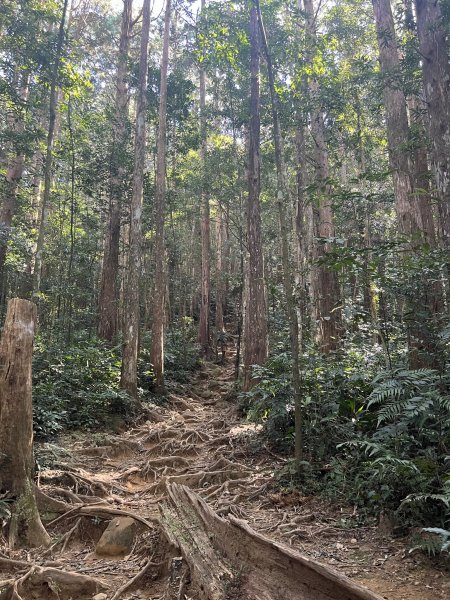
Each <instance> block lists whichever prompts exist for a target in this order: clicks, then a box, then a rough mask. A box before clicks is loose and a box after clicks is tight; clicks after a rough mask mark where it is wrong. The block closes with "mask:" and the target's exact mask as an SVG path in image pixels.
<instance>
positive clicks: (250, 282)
mask: <svg viewBox="0 0 450 600" xmlns="http://www.w3.org/2000/svg"><path fill="white" fill-rule="evenodd" d="M259 53H260V49H259V32H258V15H257V10H256V7H255V6H254V5H252V7H251V9H250V75H251V92H250V127H249V156H248V198H247V247H248V266H247V272H246V275H247V291H248V294H247V297H248V302H247V303H246V309H245V311H244V355H243V358H244V361H243V362H244V390H249V389H250V388H251V387H252V385H253V383H254V382H255V380H254V378H253V376H252V366H253V365H262V364H264V362H265V361H266V360H267V354H268V340H267V333H268V332H267V301H266V287H265V280H264V256H263V248H262V232H261V207H260V200H259V195H260V190H261V182H260V157H259V147H260V128H261V124H260V90H259V70H260V56H259Z"/></svg>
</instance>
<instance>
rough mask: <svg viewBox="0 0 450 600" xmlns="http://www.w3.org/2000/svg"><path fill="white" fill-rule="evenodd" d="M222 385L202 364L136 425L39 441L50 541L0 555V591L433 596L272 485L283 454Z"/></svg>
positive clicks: (30, 594)
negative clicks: (118, 430) (190, 378)
mask: <svg viewBox="0 0 450 600" xmlns="http://www.w3.org/2000/svg"><path fill="white" fill-rule="evenodd" d="M232 385H233V373H232V369H231V368H228V367H227V366H226V365H225V366H221V367H219V366H217V365H213V364H210V363H205V364H204V366H203V367H202V369H201V370H200V371H199V372H198V373H197V374H196V376H195V378H194V380H193V381H192V382H191V384H190V385H189V386H185V387H183V386H178V387H177V388H173V389H172V390H171V391H170V393H169V394H168V397H167V401H166V402H165V403H164V404H162V406H160V407H156V406H155V407H154V408H152V409H149V410H148V413H147V420H146V422H145V423H143V424H140V425H138V426H136V427H135V428H132V429H131V430H129V431H126V432H124V433H117V434H109V433H104V434H103V433H93V434H92V433H90V434H83V433H77V434H74V435H71V436H65V437H62V438H61V439H60V440H58V443H57V444H56V443H54V444H44V445H42V446H41V447H40V448H38V455H39V459H40V460H41V462H42V463H43V466H42V468H41V471H40V474H39V479H38V482H37V483H38V488H37V494H36V496H37V500H38V506H39V509H40V512H41V516H42V519H43V521H44V523H45V526H46V528H47V531H48V532H49V533H50V535H51V537H52V545H51V546H50V547H48V548H47V549H45V550H41V549H36V550H33V551H28V552H25V551H22V552H21V551H17V552H15V553H14V552H10V555H9V556H2V557H0V567H1V569H2V572H3V575H2V579H3V580H2V581H1V583H0V585H1V589H2V590H3V591H2V593H1V595H0V598H1V599H12V600H20V599H22V600H34V599H36V600H37V599H42V600H46V599H49V600H50V599H53V598H58V599H59V600H70V599H72V600H75V599H77V600H84V599H86V600H88V599H89V600H91V599H92V600H94V599H95V600H119V598H120V599H123V600H126V599H128V600H132V599H135V600H137V599H148V600H150V599H152V600H226V599H230V600H232V599H235V600H377V599H378V600H380V599H381V598H383V597H384V598H393V599H394V598H395V599H400V598H419V597H420V598H424V599H425V598H427V599H428V598H430V599H431V598H438V597H441V596H439V595H435V596H433V595H426V594H427V592H424V594H423V595H420V596H418V595H413V594H414V593H416V590H417V587H414V582H410V584H409V583H408V581H403V583H401V584H400V585H397V586H395V585H393V581H392V577H391V580H390V575H391V576H394V575H393V574H392V573H389V567H388V565H386V568H385V572H383V565H384V564H385V563H377V562H376V561H377V560H378V557H379V556H386V558H385V559H384V560H385V562H386V559H387V555H386V548H382V549H381V550H380V548H379V547H378V546H377V543H376V540H373V539H371V537H370V536H371V534H372V532H371V531H369V530H358V531H356V530H343V529H342V528H339V527H338V526H337V518H336V519H335V520H334V521H333V513H332V511H331V512H330V510H328V511H327V510H324V508H323V506H322V505H321V503H320V500H318V499H313V498H308V497H302V496H301V494H300V493H299V492H295V493H289V492H288V491H284V492H283V491H280V490H279V489H278V488H277V486H276V480H275V475H276V471H277V470H278V471H279V470H280V469H282V468H283V467H284V466H285V464H286V459H284V458H282V457H278V456H277V455H276V454H273V453H271V452H270V450H269V449H267V448H265V447H263V445H262V442H260V441H259V437H258V436H259V434H258V429H257V427H256V426H255V425H251V424H249V423H248V422H246V421H245V420H243V419H242V418H241V417H240V416H239V412H238V409H237V403H236V401H235V399H233V396H232V395H231V394H230V390H231V388H232ZM268 457H269V458H270V460H269V461H268ZM336 510H337V509H336ZM340 510H341V511H342V510H343V509H340ZM355 531H356V532H355ZM388 554H392V555H394V554H395V548H392V547H391V548H390V550H389V551H388ZM368 557H370V560H369V559H368ZM376 564H377V565H378V566H377V567H374V565H376ZM347 575H350V576H351V578H350V577H348V576H347ZM386 575H387V577H386ZM397 575H398V579H399V581H401V580H402V577H403V575H404V573H403V572H402V571H401V570H400V572H399V573H397ZM415 576H416V577H418V575H417V574H416V575H415ZM394 577H395V576H394ZM397 583H398V582H397ZM383 586H384V587H383ZM389 586H391V588H392V592H393V593H392V595H390V593H389ZM421 589H423V587H421ZM408 594H411V595H408Z"/></svg>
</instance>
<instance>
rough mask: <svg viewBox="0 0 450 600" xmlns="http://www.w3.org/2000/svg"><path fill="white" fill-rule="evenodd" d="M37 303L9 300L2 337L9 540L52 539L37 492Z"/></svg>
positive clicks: (1, 436) (0, 455) (1, 475)
mask: <svg viewBox="0 0 450 600" xmlns="http://www.w3.org/2000/svg"><path fill="white" fill-rule="evenodd" d="M35 326H36V306H35V305H34V304H33V303H32V302H29V301H28V300H21V299H19V298H14V299H12V300H10V301H9V303H8V309H7V313H6V320H5V325H4V328H3V334H2V338H1V341H0V399H1V402H0V493H1V494H2V497H4V494H5V495H7V497H8V498H12V499H13V500H14V503H13V505H12V518H11V522H10V528H9V539H10V544H11V545H12V546H14V543H15V541H16V540H17V541H18V542H19V543H20V544H26V545H28V546H42V545H45V546H46V545H48V544H49V543H50V537H49V535H48V534H47V532H46V531H45V529H44V527H43V525H42V523H41V519H40V517H39V512H38V509H37V506H36V500H35V497H34V492H33V408H32V393H31V360H32V354H33V340H34V331H35Z"/></svg>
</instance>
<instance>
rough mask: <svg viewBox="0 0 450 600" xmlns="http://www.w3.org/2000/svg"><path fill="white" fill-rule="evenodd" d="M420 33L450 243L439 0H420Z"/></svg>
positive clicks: (447, 108) (446, 70)
mask: <svg viewBox="0 0 450 600" xmlns="http://www.w3.org/2000/svg"><path fill="white" fill-rule="evenodd" d="M415 4H416V15H417V33H418V38H419V47H420V54H421V57H422V76H423V88H424V92H425V101H426V104H427V114H428V132H429V138H430V143H431V158H432V164H433V172H434V176H435V181H436V190H437V194H438V199H439V216H440V229H441V238H442V241H443V244H444V246H445V247H448V246H449V244H450V64H449V47H448V31H446V29H445V27H444V22H443V17H442V11H441V7H440V3H439V1H438V0H416V2H415Z"/></svg>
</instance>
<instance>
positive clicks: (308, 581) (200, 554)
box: [161, 483, 382, 600]
mask: <svg viewBox="0 0 450 600" xmlns="http://www.w3.org/2000/svg"><path fill="white" fill-rule="evenodd" d="M167 489H168V499H167V501H166V502H165V503H164V504H163V505H162V506H161V513H162V518H161V523H162V527H163V529H164V531H165V533H166V535H167V537H168V539H169V541H170V542H171V544H173V545H174V546H175V547H176V548H178V549H179V550H180V552H181V554H182V555H183V557H184V559H185V561H186V563H187V564H188V566H189V569H190V575H191V589H190V594H191V595H193V597H195V598H198V600H226V599H227V598H228V599H229V598H239V599H240V600H382V598H381V597H380V596H378V595H377V594H375V593H374V592H371V591H370V590H368V589H366V588H364V587H362V586H360V585H359V584H357V583H355V582H353V581H351V580H350V579H348V578H347V577H345V576H344V575H341V574H340V573H338V572H336V571H334V570H332V569H330V568H329V567H327V566H325V565H322V564H320V563H318V562H316V561H314V560H311V559H309V558H307V557H305V556H302V555H301V554H299V553H298V552H296V551H294V550H292V549H291V548H289V547H287V546H285V545H283V544H280V543H277V542H274V541H273V540H270V539H269V538H267V537H265V536H263V535H261V534H260V533H257V532H256V531H254V530H253V529H251V527H249V525H248V524H247V523H246V522H244V521H242V520H240V519H237V518H235V517H233V516H229V517H228V518H226V519H225V518H222V517H219V516H218V515H217V514H216V513H215V512H214V511H213V510H212V509H211V508H210V507H209V506H208V505H207V504H206V503H205V502H204V501H203V500H202V499H201V498H200V497H199V496H198V495H197V494H195V493H194V492H193V491H192V490H190V489H189V488H187V487H184V486H181V485H177V484H176V483H169V484H168V485H167Z"/></svg>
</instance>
